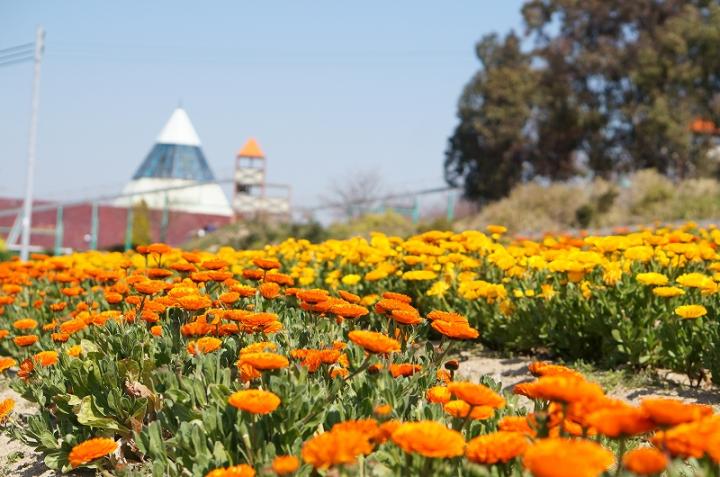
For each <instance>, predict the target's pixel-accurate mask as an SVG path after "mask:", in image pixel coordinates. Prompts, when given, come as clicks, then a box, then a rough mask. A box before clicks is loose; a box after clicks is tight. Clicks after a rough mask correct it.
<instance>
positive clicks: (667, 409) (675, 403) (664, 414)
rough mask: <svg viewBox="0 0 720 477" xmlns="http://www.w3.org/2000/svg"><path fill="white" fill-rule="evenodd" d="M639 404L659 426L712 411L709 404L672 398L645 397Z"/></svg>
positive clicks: (685, 420)
mask: <svg viewBox="0 0 720 477" xmlns="http://www.w3.org/2000/svg"><path fill="white" fill-rule="evenodd" d="M640 406H641V407H642V409H643V410H644V411H645V412H646V413H647V414H648V416H649V417H650V419H652V420H653V421H654V422H655V423H656V424H658V425H660V426H676V425H678V424H683V423H686V422H692V421H697V420H699V419H700V418H702V417H705V416H709V415H710V414H712V413H713V410H712V407H711V406H707V405H704V404H693V403H687V402H683V401H681V400H679V399H673V398H645V399H643V400H642V401H641V403H640Z"/></svg>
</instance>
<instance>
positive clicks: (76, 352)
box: [67, 345, 82, 358]
mask: <svg viewBox="0 0 720 477" xmlns="http://www.w3.org/2000/svg"><path fill="white" fill-rule="evenodd" d="M67 354H68V355H69V356H72V357H73V358H77V357H78V356H80V355H81V354H82V346H80V345H74V346H71V347H70V348H68V351H67Z"/></svg>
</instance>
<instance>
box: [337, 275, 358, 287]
mask: <svg viewBox="0 0 720 477" xmlns="http://www.w3.org/2000/svg"><path fill="white" fill-rule="evenodd" d="M360 280H362V277H361V276H360V275H357V274H354V273H351V274H349V275H345V276H344V277H342V280H340V281H342V283H343V285H348V286H353V285H357V284H358V283H359V282H360Z"/></svg>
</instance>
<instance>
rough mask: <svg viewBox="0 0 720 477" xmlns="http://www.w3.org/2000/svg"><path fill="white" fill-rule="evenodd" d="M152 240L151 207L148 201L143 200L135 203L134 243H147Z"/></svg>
mask: <svg viewBox="0 0 720 477" xmlns="http://www.w3.org/2000/svg"><path fill="white" fill-rule="evenodd" d="M150 242H152V236H151V230H150V209H149V208H148V205H147V202H145V201H144V200H141V201H140V202H138V203H136V204H135V205H133V223H132V243H133V245H135V246H137V245H147V244H149V243H150Z"/></svg>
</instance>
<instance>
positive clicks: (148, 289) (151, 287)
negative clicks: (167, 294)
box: [133, 280, 167, 295]
mask: <svg viewBox="0 0 720 477" xmlns="http://www.w3.org/2000/svg"><path fill="white" fill-rule="evenodd" d="M166 286H167V283H165V282H163V281H160V280H145V281H143V282H138V283H135V284H133V287H134V288H135V290H136V291H137V292H138V293H142V294H143V295H155V294H156V293H160V292H161V291H163V290H165V287H166Z"/></svg>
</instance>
